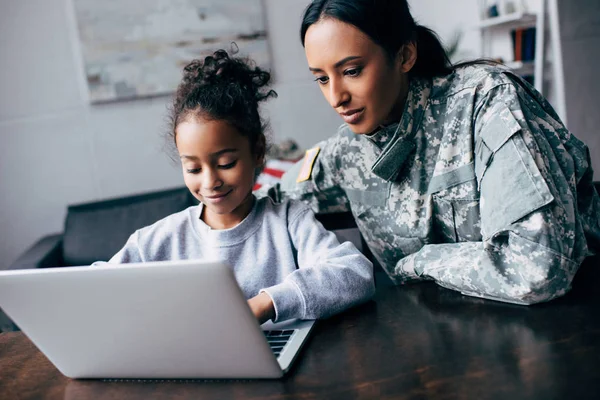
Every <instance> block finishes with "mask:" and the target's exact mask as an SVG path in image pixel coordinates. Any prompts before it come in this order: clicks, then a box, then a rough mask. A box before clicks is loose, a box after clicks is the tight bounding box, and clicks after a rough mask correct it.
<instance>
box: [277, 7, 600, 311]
mask: <svg viewBox="0 0 600 400" xmlns="http://www.w3.org/2000/svg"><path fill="white" fill-rule="evenodd" d="M301 38H302V43H303V45H304V47H305V51H306V57H307V59H308V65H309V68H310V70H311V71H312V73H313V74H314V76H315V80H316V81H317V83H318V84H319V85H320V87H321V90H322V92H323V95H324V96H325V98H326V99H327V101H328V102H329V103H330V104H331V106H332V107H333V108H334V109H335V110H336V111H337V112H338V113H340V115H341V116H342V118H343V119H344V122H345V123H344V124H343V125H342V126H341V127H340V128H339V130H338V132H337V134H336V135H335V136H333V137H331V138H330V139H328V140H326V141H323V142H321V143H319V144H318V145H317V147H315V148H314V149H311V150H309V151H308V152H307V154H306V156H305V158H304V160H302V161H301V162H299V163H298V165H297V167H295V168H294V169H293V170H291V171H290V172H288V174H287V175H286V176H285V177H284V180H283V182H282V183H281V184H280V185H278V186H276V187H273V188H271V190H270V191H269V193H270V195H271V196H272V197H274V198H276V199H278V198H281V197H282V196H287V197H293V198H299V199H302V200H304V201H306V202H308V203H309V204H311V205H312V207H313V208H314V210H315V211H316V212H332V211H342V210H348V209H349V210H351V211H352V214H353V215H354V218H355V220H356V223H357V225H358V227H359V229H360V231H361V233H362V235H363V236H364V238H365V240H366V242H367V244H368V245H369V248H370V249H371V251H372V252H373V255H374V256H375V258H376V259H377V261H378V262H379V263H380V264H381V266H382V267H383V269H384V270H385V271H386V272H387V274H388V275H389V276H390V278H391V279H392V280H393V281H394V282H396V283H402V282H406V281H410V280H434V281H435V282H436V283H438V284H439V285H441V286H444V287H446V288H450V289H454V290H458V291H460V292H462V293H464V294H467V295H470V296H479V297H484V298H488V299H494V300H499V301H505V302H513V303H518V304H533V303H537V302H542V301H548V300H551V299H553V298H556V297H558V296H561V295H563V294H565V293H566V292H567V291H568V289H569V288H570V284H571V281H572V279H573V276H574V275H575V273H576V271H577V269H578V268H579V265H580V264H581V262H582V261H583V259H584V258H585V257H586V256H588V255H590V254H592V251H591V248H592V247H594V246H596V244H597V243H598V241H599V240H598V239H599V238H600V225H599V211H600V200H599V197H598V194H597V193H596V191H595V189H594V187H593V184H592V177H593V173H592V169H591V165H590V158H589V154H588V149H587V147H586V146H585V145H584V144H583V143H582V142H581V141H579V140H578V139H577V138H575V137H574V136H573V135H572V134H571V133H570V132H569V131H568V130H567V129H566V128H565V126H564V125H563V124H562V122H561V120H560V118H559V117H558V116H557V115H556V113H555V111H554V110H553V109H552V107H551V106H550V104H549V103H548V102H547V101H546V100H545V99H544V98H543V97H542V96H541V95H540V94H539V93H538V92H537V91H536V90H535V89H534V88H533V87H532V86H530V85H529V84H528V83H526V82H525V81H523V80H522V79H521V78H520V77H518V76H516V75H514V74H513V73H512V72H510V71H509V70H508V69H506V68H505V67H503V66H500V65H494V64H490V63H485V62H481V61H479V62H477V61H475V62H471V63H464V64H459V65H451V64H450V62H449V60H448V57H447V56H446V53H445V51H444V49H443V47H442V45H441V44H440V42H439V40H438V38H437V36H436V35H435V34H434V33H433V32H432V31H430V30H428V29H427V28H425V27H423V26H420V25H418V24H416V23H415V21H414V19H413V18H412V16H411V14H410V11H409V8H408V4H407V2H406V0H316V1H313V2H312V3H311V4H310V5H309V7H308V8H307V10H306V12H305V14H304V19H303V23H302V28H301Z"/></svg>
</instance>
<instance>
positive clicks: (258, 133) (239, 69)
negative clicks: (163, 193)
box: [169, 50, 277, 152]
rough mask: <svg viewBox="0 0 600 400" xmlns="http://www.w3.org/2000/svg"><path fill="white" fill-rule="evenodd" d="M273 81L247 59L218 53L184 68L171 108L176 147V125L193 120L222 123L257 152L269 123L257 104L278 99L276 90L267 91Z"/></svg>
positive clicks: (218, 51) (170, 133)
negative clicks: (231, 128) (272, 98)
mask: <svg viewBox="0 0 600 400" xmlns="http://www.w3.org/2000/svg"><path fill="white" fill-rule="evenodd" d="M270 79H271V75H270V74H269V73H268V72H267V71H263V70H262V69H260V68H258V67H257V66H255V65H254V63H253V62H252V61H250V60H249V59H245V58H239V57H230V56H229V54H227V51H225V50H217V51H215V52H214V53H213V55H211V56H208V57H206V58H204V61H200V60H194V61H192V62H191V63H189V64H188V65H186V66H185V68H184V69H183V79H182V81H181V83H180V84H179V86H178V87H177V91H176V92H175V97H174V99H173V105H172V107H171V108H170V118H169V125H170V132H169V136H170V137H171V138H172V139H173V143H174V144H176V135H177V133H176V129H177V126H178V125H179V124H180V123H181V122H183V121H185V120H186V119H188V118H190V117H197V118H202V119H206V120H222V121H226V122H228V123H229V124H231V125H232V126H233V127H235V128H236V129H237V130H238V131H239V132H240V133H241V134H242V135H244V136H246V137H248V140H249V141H250V147H251V149H252V151H253V152H254V151H255V150H256V149H257V148H256V146H257V145H258V144H259V143H261V142H262V143H263V144H264V142H265V139H264V137H265V133H264V131H265V127H266V123H264V122H263V120H262V119H261V118H260V114H259V112H258V103H259V102H260V101H262V100H265V99H267V98H269V97H277V93H275V91H274V90H266V89H264V88H265V87H266V86H267V85H268V83H269V80H270Z"/></svg>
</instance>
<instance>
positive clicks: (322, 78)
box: [315, 76, 329, 85]
mask: <svg viewBox="0 0 600 400" xmlns="http://www.w3.org/2000/svg"><path fill="white" fill-rule="evenodd" d="M315 81H317V82H318V83H319V84H320V85H324V84H326V83H327V82H328V81H329V78H328V77H326V76H317V78H316V79H315Z"/></svg>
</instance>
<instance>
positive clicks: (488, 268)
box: [396, 84, 600, 304]
mask: <svg viewBox="0 0 600 400" xmlns="http://www.w3.org/2000/svg"><path fill="white" fill-rule="evenodd" d="M544 105H545V104H543V103H540V102H539V99H535V98H534V97H532V96H529V95H528V94H527V93H526V92H525V91H524V90H523V88H520V87H518V86H514V85H512V84H503V85H500V86H498V87H496V88H494V89H492V90H491V92H490V93H489V94H488V96H487V97H486V98H485V99H484V100H483V101H482V103H481V106H480V109H479V110H478V117H477V120H476V123H475V143H476V151H475V152H476V154H475V170H476V176H477V180H478V184H479V189H480V205H479V212H480V215H481V232H482V236H483V241H482V242H465V243H456V244H437V245H426V246H424V247H423V248H422V249H421V250H420V251H418V252H416V253H414V254H412V255H410V256H408V257H405V258H403V259H402V260H400V261H399V262H398V264H397V265H396V272H398V273H399V274H407V273H408V274H415V275H417V276H421V277H424V278H430V279H433V280H434V281H436V282H437V283H438V284H439V285H441V286H444V287H447V288H450V289H454V290H458V291H460V292H462V293H464V294H467V295H471V296H478V297H484V298H489V299H494V300H500V301H505V302H514V303H519V304H533V303H538V302H543V301H548V300H551V299H553V298H555V297H558V296H561V295H563V294H565V293H566V292H567V291H568V290H569V288H570V284H571V280H572V279H573V276H574V275H575V273H576V271H577V269H578V267H579V265H580V264H581V262H582V261H583V259H584V258H585V257H586V256H587V255H588V254H589V252H588V246H587V242H586V236H585V234H586V233H588V234H590V235H595V236H596V237H598V234H599V229H600V228H599V225H598V215H599V212H600V201H599V200H598V195H597V194H596V192H595V190H594V189H593V187H592V186H591V185H592V182H591V174H590V165H589V162H590V161H589V155H588V152H587V148H586V147H585V146H584V145H583V143H581V142H580V141H579V140H577V139H576V138H575V137H573V136H572V135H571V134H570V133H569V132H568V131H567V130H566V129H565V128H564V126H563V125H562V124H561V123H560V121H557V119H555V118H553V117H552V116H551V114H552V112H551V111H550V112H548V111H547V109H545V107H544ZM590 188H591V190H590ZM590 218H592V219H593V221H590ZM586 226H588V229H590V231H589V232H585V230H586V229H585V227H586Z"/></svg>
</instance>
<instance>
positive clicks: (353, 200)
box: [345, 183, 390, 218]
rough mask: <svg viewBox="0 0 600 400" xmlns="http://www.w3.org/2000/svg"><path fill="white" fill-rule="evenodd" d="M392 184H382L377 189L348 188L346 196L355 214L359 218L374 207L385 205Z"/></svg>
mask: <svg viewBox="0 0 600 400" xmlns="http://www.w3.org/2000/svg"><path fill="white" fill-rule="evenodd" d="M389 190H390V184H389V183H386V184H384V185H380V187H379V188H378V189H377V190H360V189H350V188H346V189H345V191H346V196H347V197H348V200H349V201H350V208H352V212H353V213H354V216H355V217H357V218H359V217H362V216H364V215H365V214H367V213H368V211H369V210H370V209H372V208H373V207H385V206H386V205H387V199H388V197H389Z"/></svg>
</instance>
